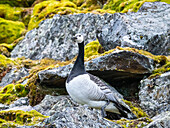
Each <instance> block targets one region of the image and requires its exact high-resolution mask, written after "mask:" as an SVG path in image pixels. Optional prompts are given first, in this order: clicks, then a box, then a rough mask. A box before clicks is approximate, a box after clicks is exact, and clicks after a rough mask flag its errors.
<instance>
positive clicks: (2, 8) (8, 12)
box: [0, 4, 23, 21]
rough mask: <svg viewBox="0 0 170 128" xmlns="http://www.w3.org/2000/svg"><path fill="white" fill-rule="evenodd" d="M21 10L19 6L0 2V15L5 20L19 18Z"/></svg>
mask: <svg viewBox="0 0 170 128" xmlns="http://www.w3.org/2000/svg"><path fill="white" fill-rule="evenodd" d="M22 11H23V9H22V8H19V7H11V6H9V5H8V4H0V17H1V18H4V19H6V20H13V21H17V20H20V19H21V12H22Z"/></svg>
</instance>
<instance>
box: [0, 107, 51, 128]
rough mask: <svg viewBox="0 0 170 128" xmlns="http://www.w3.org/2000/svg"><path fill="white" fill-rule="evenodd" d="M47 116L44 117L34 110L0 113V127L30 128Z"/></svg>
mask: <svg viewBox="0 0 170 128" xmlns="http://www.w3.org/2000/svg"><path fill="white" fill-rule="evenodd" d="M47 117H48V116H44V115H42V114H41V113H39V112H37V111H36V110H31V111H27V112H25V111H22V110H9V111H0V122H2V123H0V127H5V126H6V127H12V126H13V127H17V126H23V125H26V126H31V125H34V124H37V123H39V122H42V121H43V120H44V119H45V118H47Z"/></svg>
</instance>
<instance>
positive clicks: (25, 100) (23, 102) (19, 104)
mask: <svg viewBox="0 0 170 128" xmlns="http://www.w3.org/2000/svg"><path fill="white" fill-rule="evenodd" d="M24 105H26V106H28V105H29V100H28V97H21V98H19V99H18V100H16V101H14V103H13V104H10V105H9V107H10V108H14V107H23V106H24Z"/></svg>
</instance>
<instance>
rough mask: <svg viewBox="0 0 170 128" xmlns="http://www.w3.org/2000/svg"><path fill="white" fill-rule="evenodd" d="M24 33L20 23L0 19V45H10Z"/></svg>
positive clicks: (23, 27)
mask: <svg viewBox="0 0 170 128" xmlns="http://www.w3.org/2000/svg"><path fill="white" fill-rule="evenodd" d="M24 31H25V25H24V24H23V23H22V22H18V21H10V20H5V19H3V18H0V43H7V44H10V43H12V42H13V41H14V40H16V39H17V38H19V37H21V35H22V33H23V32H24Z"/></svg>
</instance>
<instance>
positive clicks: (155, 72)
mask: <svg viewBox="0 0 170 128" xmlns="http://www.w3.org/2000/svg"><path fill="white" fill-rule="evenodd" d="M168 71H170V62H167V63H166V64H165V65H163V66H162V67H160V68H157V69H155V70H153V71H152V75H151V76H149V79H151V78H154V77H156V76H159V75H161V74H162V73H165V72H168Z"/></svg>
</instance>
